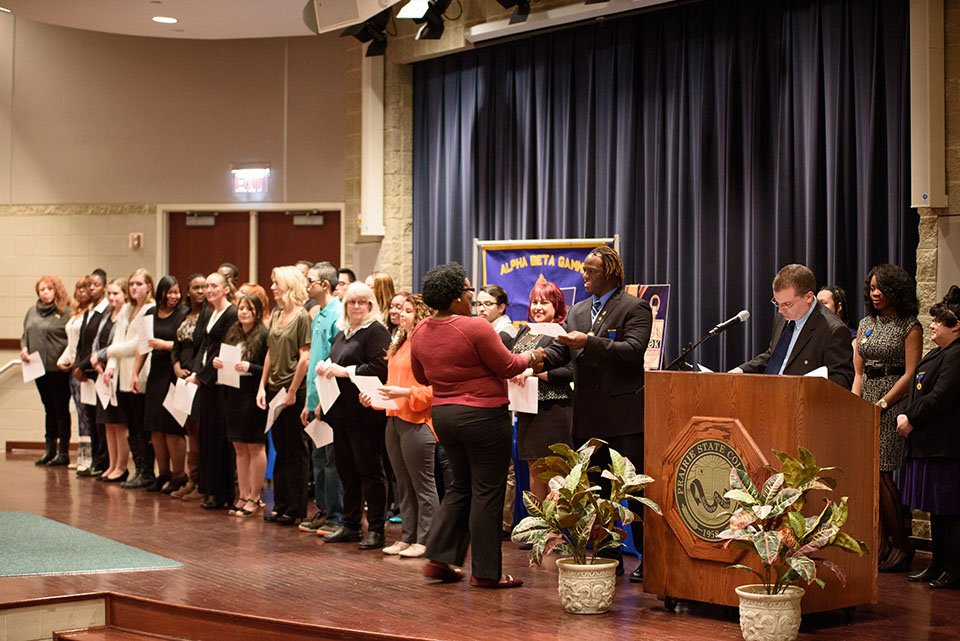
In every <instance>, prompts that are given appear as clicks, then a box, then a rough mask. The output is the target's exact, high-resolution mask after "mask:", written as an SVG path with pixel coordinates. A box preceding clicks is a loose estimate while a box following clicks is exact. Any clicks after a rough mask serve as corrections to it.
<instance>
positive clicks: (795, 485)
mask: <svg viewBox="0 0 960 641" xmlns="http://www.w3.org/2000/svg"><path fill="white" fill-rule="evenodd" d="M798 452H799V458H794V457H793V456H790V455H789V454H787V453H785V452H779V451H776V450H774V454H775V455H776V457H777V458H778V459H780V462H781V470H780V471H779V472H778V471H777V470H775V469H774V468H772V467H769V466H767V468H766V469H768V470H770V471H771V472H773V474H772V475H771V476H770V478H768V479H767V480H766V482H765V483H764V484H763V486H762V487H761V489H759V490H758V489H757V486H756V485H755V484H754V482H753V481H752V480H751V479H750V476H749V475H748V474H747V473H746V472H744V471H743V470H739V469H737V468H733V469H731V471H730V488H731V489H730V490H729V491H728V492H727V493H726V494H724V496H725V497H726V498H728V499H732V500H734V501H736V502H737V503H738V507H737V509H736V510H735V511H734V512H733V513H731V515H730V523H729V527H728V529H726V530H724V531H723V532H721V533H720V534H719V535H718V536H719V537H720V538H721V539H727V541H726V543H724V547H726V546H728V545H731V544H732V545H734V546H736V547H740V548H742V549H744V550H747V551H748V552H750V553H755V554H756V555H757V558H758V559H759V562H760V567H761V568H762V571H758V570H756V569H754V568H752V567H749V566H747V565H743V564H737V565H733V566H731V567H733V568H736V569H738V570H744V571H746V572H751V573H753V574H755V575H757V577H758V578H759V579H760V583H758V584H753V585H743V586H740V587H739V588H737V594H738V595H739V597H740V630H741V632H742V634H743V638H744V639H746V641H754V640H757V641H760V640H763V641H779V640H784V641H787V640H791V639H796V638H797V631H798V629H799V628H800V599H801V598H802V597H803V595H804V593H805V590H804V588H802V587H800V586H799V585H796V584H797V583H804V584H807V585H809V584H811V583H816V584H817V585H819V586H820V587H821V588H822V587H824V582H823V580H822V579H821V578H819V577H818V576H817V565H818V564H819V565H822V566H824V567H827V568H829V569H830V570H831V571H833V573H834V574H836V575H837V578H839V579H840V583H841V584H843V585H845V584H846V577H845V575H844V573H843V571H842V570H841V569H840V567H839V566H837V565H836V564H835V563H833V562H831V561H828V560H826V559H821V558H817V557H815V556H813V554H814V553H815V552H817V551H818V550H823V549H825V548H828V547H838V548H841V549H843V550H846V551H848V552H853V553H855V554H857V555H859V556H863V555H864V554H866V552H867V546H866V543H864V542H863V541H857V540H856V539H854V538H853V537H851V536H850V535H849V534H847V533H845V532H841V531H840V528H841V527H842V526H843V524H844V523H845V522H846V520H847V497H846V496H844V497H842V498H841V499H840V502H839V503H834V502H833V501H832V500H830V499H824V501H825V505H824V507H823V509H822V510H820V512H819V513H817V514H814V515H812V516H804V515H803V514H802V513H801V510H802V509H803V507H804V504H805V503H806V495H807V493H808V492H811V491H813V490H827V491H830V490H832V489H833V488H835V487H836V481H835V480H834V479H832V478H830V477H824V476H821V473H822V472H826V471H829V470H833V469H836V468H832V467H819V466H817V463H816V460H815V459H814V456H813V454H811V453H810V452H809V451H808V450H806V449H804V448H803V447H800V448H798Z"/></svg>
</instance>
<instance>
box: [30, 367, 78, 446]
mask: <svg viewBox="0 0 960 641" xmlns="http://www.w3.org/2000/svg"><path fill="white" fill-rule="evenodd" d="M69 377H70V374H68V373H67V372H47V373H46V374H44V375H43V376H41V377H40V378H38V379H36V380H35V383H36V385H37V391H38V392H39V393H40V401H41V402H42V403H43V411H44V434H43V437H44V440H45V441H46V442H47V449H48V450H51V448H52V447H53V446H54V445H55V444H56V443H57V440H58V439H59V441H60V452H61V453H62V454H66V453H68V452H69V451H70V378H69Z"/></svg>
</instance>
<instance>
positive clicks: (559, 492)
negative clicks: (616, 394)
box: [511, 438, 660, 614]
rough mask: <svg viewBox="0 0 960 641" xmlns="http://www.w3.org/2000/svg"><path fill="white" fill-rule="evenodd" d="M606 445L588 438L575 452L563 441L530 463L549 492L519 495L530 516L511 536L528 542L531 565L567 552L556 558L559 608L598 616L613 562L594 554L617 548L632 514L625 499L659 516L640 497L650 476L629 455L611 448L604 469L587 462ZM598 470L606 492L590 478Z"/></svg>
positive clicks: (609, 588) (611, 583) (608, 594)
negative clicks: (642, 472)
mask: <svg viewBox="0 0 960 641" xmlns="http://www.w3.org/2000/svg"><path fill="white" fill-rule="evenodd" d="M606 444H607V443H606V442H605V441H601V440H600V439H596V438H592V439H590V440H589V441H587V442H586V443H584V444H583V445H582V446H581V447H580V448H579V449H578V450H577V451H574V450H573V449H571V448H570V447H569V446H568V445H565V444H563V443H556V444H554V445H551V446H550V450H551V451H552V452H554V453H555V454H557V456H546V457H543V458H541V459H538V460H537V461H535V462H534V463H533V464H532V469H533V471H534V473H536V474H537V476H538V477H539V478H540V479H542V480H544V481H546V482H547V483H548V484H549V487H550V493H549V494H548V495H547V497H546V498H545V499H544V500H543V501H541V500H540V499H539V498H537V497H536V496H535V495H533V494H531V493H530V492H524V493H523V504H524V506H525V507H526V508H527V513H528V514H529V516H527V517H525V518H524V519H523V520H522V521H520V523H518V524H517V526H516V527H515V528H514V529H513V535H512V537H511V538H512V540H513V541H514V542H516V543H530V544H531V545H532V546H533V547H532V548H531V550H530V565H540V564H541V563H543V557H544V556H545V555H547V554H550V553H551V552H556V553H557V554H563V555H567V558H561V559H558V560H557V568H558V573H559V584H558V590H559V592H560V600H561V602H562V603H563V607H564V608H565V609H566V610H567V611H568V612H573V613H576V614H599V613H602V612H606V611H607V610H608V609H609V608H610V603H611V602H612V601H613V590H614V587H615V585H616V570H617V562H616V561H615V560H612V559H605V558H602V557H600V556H599V554H600V553H601V552H603V551H604V550H608V549H615V548H617V547H619V546H620V543H621V541H623V539H624V538H625V537H626V536H627V533H626V532H625V531H624V530H623V527H624V526H627V525H629V524H630V523H632V522H633V520H634V519H635V518H636V514H635V513H634V512H633V511H632V510H631V509H630V508H628V507H627V506H626V505H624V503H625V502H626V501H630V500H632V501H635V502H639V503H642V504H643V505H646V506H647V507H649V508H650V509H652V510H653V511H655V512H656V513H657V514H660V508H659V507H658V506H657V504H656V503H654V502H653V501H651V500H650V499H647V498H644V497H642V496H640V495H639V494H640V492H641V491H642V490H643V486H644V485H645V484H647V483H651V482H653V479H652V478H650V477H649V476H646V475H644V474H637V471H636V468H634V466H633V463H631V462H630V460H629V459H628V458H626V457H624V456H622V455H621V454H620V453H619V452H617V451H616V450H614V449H613V448H610V451H609V453H610V465H609V466H608V467H607V469H605V470H602V471H601V470H600V468H599V467H597V466H593V467H591V466H590V458H591V457H592V456H593V454H594V452H596V451H597V449H599V448H600V447H603V446H604V445H606ZM598 472H599V473H600V476H601V477H602V478H604V479H606V480H607V481H608V482H609V485H610V489H609V492H607V493H606V495H604V494H605V493H604V492H603V490H602V489H601V487H600V486H599V485H594V484H593V483H592V482H591V480H590V478H589V474H591V473H592V474H596V473H598ZM618 522H619V524H618Z"/></svg>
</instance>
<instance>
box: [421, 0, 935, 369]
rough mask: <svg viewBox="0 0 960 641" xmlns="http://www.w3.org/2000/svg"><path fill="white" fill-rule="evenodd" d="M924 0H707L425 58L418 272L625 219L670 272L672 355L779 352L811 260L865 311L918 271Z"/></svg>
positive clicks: (718, 363)
mask: <svg viewBox="0 0 960 641" xmlns="http://www.w3.org/2000/svg"><path fill="white" fill-rule="evenodd" d="M908 17H909V16H908V3H907V2H906V0H792V1H786V0H743V1H738V2H730V1H721V0H711V1H704V2H700V3H694V4H689V5H684V6H680V7H672V8H669V9H664V10H660V11H656V12H652V13H647V14H642V15H637V16H632V17H628V18H622V19H619V20H608V21H604V22H602V23H598V24H595V25H590V26H585V27H580V28H577V29H572V30H568V31H561V32H556V33H551V34H546V35H542V36H539V37H535V38H529V39H524V40H519V41H516V42H511V43H507V44H503V45H498V46H492V47H488V48H483V49H479V50H474V51H469V52H466V53H462V54H457V55H452V56H447V57H444V58H439V59H434V60H429V61H426V62H422V63H418V64H417V65H416V66H415V70H414V149H413V158H414V190H413V201H414V202H413V209H414V221H413V225H414V230H413V237H414V242H413V248H414V251H413V260H414V277H415V282H419V279H420V277H421V276H422V275H423V274H424V273H425V272H426V271H427V270H428V269H429V268H430V267H432V266H433V265H436V264H437V263H442V262H446V261H449V260H458V261H460V262H461V263H463V264H464V265H469V261H470V258H471V250H472V248H471V243H472V240H473V238H475V237H479V238H488V239H508V238H516V239H523V238H527V239H533V238H577V237H607V236H613V235H614V234H620V237H621V243H622V246H623V247H624V248H625V251H624V252H623V259H624V264H625V267H626V281H627V282H633V283H636V282H647V283H650V282H661V283H670V284H671V285H672V286H673V287H674V290H673V294H674V298H675V300H676V305H675V306H673V309H674V310H675V311H676V313H675V314H671V319H670V324H669V326H668V327H667V331H666V336H667V339H668V341H669V342H668V343H667V345H666V353H665V358H666V359H667V360H669V359H671V358H672V357H673V356H674V355H676V354H677V353H678V352H679V350H680V348H681V346H682V345H683V344H685V343H686V342H687V341H691V340H696V339H697V338H698V337H699V336H700V335H702V334H703V333H704V332H706V331H707V330H709V329H710V328H711V327H713V325H715V324H716V323H717V322H719V321H721V320H723V319H725V318H728V317H729V316H732V315H734V314H736V313H737V312H738V311H739V310H740V309H743V308H747V309H749V310H750V311H751V313H752V317H751V320H750V321H749V322H748V324H747V325H746V326H745V327H744V328H740V327H738V328H735V329H734V330H731V331H730V332H728V333H727V334H725V335H724V336H722V337H721V338H720V339H719V340H715V341H712V342H709V343H707V344H705V345H704V346H702V347H701V349H700V352H699V355H700V359H701V361H702V362H703V363H704V364H706V365H708V366H709V367H711V368H713V369H717V368H724V367H732V366H734V365H737V364H739V363H740V362H741V361H742V360H743V359H745V358H746V357H747V356H748V355H751V354H752V353H755V352H757V351H760V350H761V349H763V348H765V347H766V344H767V342H768V341H769V336H770V324H771V322H772V320H773V315H774V313H775V310H774V309H773V306H772V305H771V304H770V303H769V300H770V296H771V291H770V282H771V280H772V278H773V275H774V274H775V273H776V271H777V270H778V269H779V268H780V267H781V266H783V265H784V264H787V263H790V262H802V263H805V264H807V265H809V266H810V267H811V268H812V269H813V270H814V272H815V273H816V275H817V277H818V281H819V282H820V283H822V284H826V283H831V284H833V283H837V284H840V285H841V286H843V287H844V288H846V289H847V291H848V292H849V293H850V298H851V302H852V304H853V307H854V309H853V312H854V316H855V317H857V316H859V315H861V314H862V312H863V303H862V300H860V299H861V298H862V296H861V293H860V292H861V288H862V281H863V277H864V276H865V274H866V272H867V271H868V270H869V268H870V267H871V266H872V265H874V264H877V263H882V262H893V263H898V264H900V265H903V266H904V267H905V268H906V269H907V270H908V271H910V272H911V273H912V272H913V270H914V267H915V256H914V250H915V247H916V243H917V218H916V213H915V212H914V211H912V210H910V209H909V207H908V204H909V190H908V188H909V184H908V180H909V167H908V162H909V160H908V159H909V147H908V143H909V141H908V135H909V129H910V128H909V113H908V95H907V89H908V75H907V73H908V46H907V45H908V42H907V34H908Z"/></svg>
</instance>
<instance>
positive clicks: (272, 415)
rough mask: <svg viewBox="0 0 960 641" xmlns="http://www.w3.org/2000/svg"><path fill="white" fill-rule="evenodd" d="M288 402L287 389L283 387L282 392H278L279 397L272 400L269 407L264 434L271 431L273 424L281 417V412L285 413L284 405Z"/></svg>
mask: <svg viewBox="0 0 960 641" xmlns="http://www.w3.org/2000/svg"><path fill="white" fill-rule="evenodd" d="M286 400H287V388H286V387H281V388H280V391H279V392H277V395H276V396H274V397H273V399H271V401H270V403H269V404H268V405H267V426H266V427H265V428H263V433H264V434H266V433H267V432H269V431H270V428H271V427H273V422H274V421H275V420H277V417H278V416H280V412H282V411H283V404H284V402H286Z"/></svg>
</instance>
